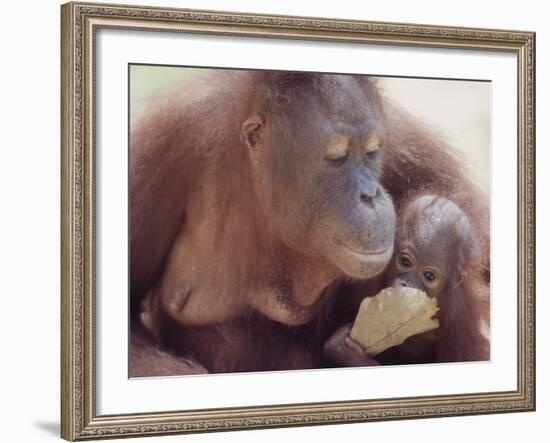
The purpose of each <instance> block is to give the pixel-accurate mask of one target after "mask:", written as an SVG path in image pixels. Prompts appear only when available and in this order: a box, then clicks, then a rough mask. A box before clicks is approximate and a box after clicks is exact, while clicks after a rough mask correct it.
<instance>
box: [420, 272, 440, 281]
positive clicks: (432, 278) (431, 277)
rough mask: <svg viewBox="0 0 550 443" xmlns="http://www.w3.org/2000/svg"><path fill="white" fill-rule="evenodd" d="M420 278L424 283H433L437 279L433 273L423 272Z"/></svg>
mask: <svg viewBox="0 0 550 443" xmlns="http://www.w3.org/2000/svg"><path fill="white" fill-rule="evenodd" d="M422 276H423V277H424V279H425V280H426V281H429V282H433V281H435V280H436V279H437V275H436V274H435V272H433V271H424V272H423V273H422Z"/></svg>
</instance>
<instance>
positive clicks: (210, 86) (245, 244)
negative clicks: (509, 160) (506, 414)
mask: <svg viewBox="0 0 550 443" xmlns="http://www.w3.org/2000/svg"><path fill="white" fill-rule="evenodd" d="M128 76H129V78H128V85H129V99H128V104H129V109H128V112H129V120H128V121H129V182H130V183H129V236H130V240H129V245H130V247H129V249H130V250H129V273H130V276H129V282H130V284H129V294H128V296H129V303H128V306H129V311H130V312H129V317H130V321H129V324H130V334H129V335H130V338H129V340H130V343H129V368H128V369H129V376H130V377H148V376H171V375H191V374H208V373H228V372H253V371H284V370H322V369H326V368H342V367H362V366H385V365H409V364H426V363H456V362H485V361H489V360H490V356H491V353H490V286H491V285H490V275H491V274H490V268H491V266H490V195H491V189H490V183H491V171H490V164H491V160H490V158H491V82H490V81H482V80H476V79H460V80H458V79H435V78H410V77H397V76H395V77H390V76H377V75H375V74H373V75H368V74H346V73H322V72H302V71H282V70H247V69H219V68H212V67H191V66H162V65H145V64H129V66H128ZM373 376H374V373H373Z"/></svg>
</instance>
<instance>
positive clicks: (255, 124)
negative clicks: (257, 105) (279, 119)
mask: <svg viewBox="0 0 550 443" xmlns="http://www.w3.org/2000/svg"><path fill="white" fill-rule="evenodd" d="M264 125H265V122H264V119H263V118H262V117H261V116H259V115H255V116H254V117H250V118H248V119H246V120H245V122H244V123H243V125H242V127H241V140H242V142H243V143H244V144H245V145H246V146H248V147H249V148H250V149H256V148H257V147H258V146H259V145H260V143H261V136H262V129H263V128H264Z"/></svg>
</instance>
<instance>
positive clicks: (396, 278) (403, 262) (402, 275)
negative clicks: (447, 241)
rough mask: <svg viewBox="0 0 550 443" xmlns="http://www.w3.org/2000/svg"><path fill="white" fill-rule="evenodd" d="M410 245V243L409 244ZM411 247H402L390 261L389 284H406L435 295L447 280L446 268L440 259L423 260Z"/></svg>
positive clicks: (430, 295)
mask: <svg viewBox="0 0 550 443" xmlns="http://www.w3.org/2000/svg"><path fill="white" fill-rule="evenodd" d="M411 246H412V245H411ZM423 258H424V257H423V256H422V255H420V254H417V253H415V251H414V249H413V247H407V248H403V249H401V250H399V251H397V253H396V254H395V258H394V263H392V272H391V275H392V277H393V279H392V280H391V281H390V282H389V283H390V286H408V287H410V288H416V289H420V290H422V291H425V292H426V294H428V296H429V297H437V296H438V295H439V293H440V292H441V290H442V289H443V288H444V286H445V283H446V280H447V269H446V266H443V267H442V266H441V265H442V264H443V265H445V264H446V263H444V260H443V262H442V261H431V260H423Z"/></svg>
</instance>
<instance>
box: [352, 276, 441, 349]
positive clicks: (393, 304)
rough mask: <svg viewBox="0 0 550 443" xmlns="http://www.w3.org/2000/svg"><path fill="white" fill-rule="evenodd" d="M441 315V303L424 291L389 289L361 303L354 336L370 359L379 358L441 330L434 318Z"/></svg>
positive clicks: (401, 288)
mask: <svg viewBox="0 0 550 443" xmlns="http://www.w3.org/2000/svg"><path fill="white" fill-rule="evenodd" d="M437 311H439V308H438V307H437V300H436V299H435V298H430V297H428V296H427V295H426V293H425V292H424V291H421V290H419V289H413V288H406V287H392V288H387V289H384V290H382V291H380V292H379V293H378V294H377V295H376V296H374V297H366V298H365V299H364V300H363V301H362V302H361V306H360V307H359V311H358V313H357V317H356V318H355V322H354V323H353V327H352V329H351V333H350V336H351V338H353V339H354V340H355V341H357V342H359V343H360V344H361V345H362V346H363V347H364V348H365V350H366V351H367V354H368V355H369V356H375V355H377V354H380V353H381V352H383V351H385V350H386V349H389V348H391V347H393V346H397V345H400V344H401V343H403V342H404V341H405V340H406V339H407V338H409V337H411V336H413V335H416V334H421V333H423V332H426V331H430V330H432V329H436V328H438V327H439V320H437V319H433V318H432V317H433V316H434V315H435V314H436V313H437Z"/></svg>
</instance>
